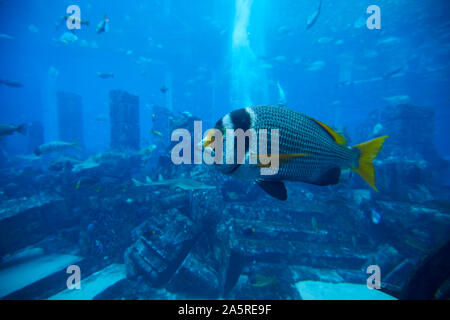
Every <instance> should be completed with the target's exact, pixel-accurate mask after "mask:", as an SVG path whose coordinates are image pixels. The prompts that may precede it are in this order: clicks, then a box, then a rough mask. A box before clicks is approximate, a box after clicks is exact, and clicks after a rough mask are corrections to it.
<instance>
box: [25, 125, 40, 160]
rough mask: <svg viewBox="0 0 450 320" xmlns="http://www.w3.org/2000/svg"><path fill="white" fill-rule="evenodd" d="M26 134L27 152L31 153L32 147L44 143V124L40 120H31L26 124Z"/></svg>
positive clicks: (34, 147)
mask: <svg viewBox="0 0 450 320" xmlns="http://www.w3.org/2000/svg"><path fill="white" fill-rule="evenodd" d="M27 136H28V146H27V150H28V153H33V152H34V149H36V148H37V147H39V146H40V145H41V144H43V143H44V126H43V125H42V122H39V121H33V122H31V123H30V124H29V125H28V128H27Z"/></svg>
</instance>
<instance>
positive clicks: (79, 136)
mask: <svg viewBox="0 0 450 320" xmlns="http://www.w3.org/2000/svg"><path fill="white" fill-rule="evenodd" d="M57 103H58V130H59V139H60V140H62V141H66V142H75V141H76V142H77V144H78V145H79V146H82V145H83V142H84V139H83V105H82V102H81V96H80V95H78V94H75V93H71V92H61V91H59V92H58V94H57Z"/></svg>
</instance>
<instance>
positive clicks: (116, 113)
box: [109, 90, 140, 150]
mask: <svg viewBox="0 0 450 320" xmlns="http://www.w3.org/2000/svg"><path fill="white" fill-rule="evenodd" d="M109 99H110V102H109V103H110V105H109V107H110V110H109V111H110V121H111V148H113V149H135V150H137V149H139V146H140V129H139V97H138V96H134V95H131V94H129V93H127V92H125V91H121V90H113V91H111V92H110V93H109Z"/></svg>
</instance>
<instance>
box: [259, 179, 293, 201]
mask: <svg viewBox="0 0 450 320" xmlns="http://www.w3.org/2000/svg"><path fill="white" fill-rule="evenodd" d="M256 183H257V184H258V186H260V187H261V188H262V189H263V190H264V191H265V192H267V193H268V194H269V195H271V196H272V197H274V198H277V199H278V200H281V201H285V200H286V199H287V191H286V186H285V185H284V183H283V182H282V181H267V180H256Z"/></svg>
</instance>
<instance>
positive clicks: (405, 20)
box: [0, 0, 450, 233]
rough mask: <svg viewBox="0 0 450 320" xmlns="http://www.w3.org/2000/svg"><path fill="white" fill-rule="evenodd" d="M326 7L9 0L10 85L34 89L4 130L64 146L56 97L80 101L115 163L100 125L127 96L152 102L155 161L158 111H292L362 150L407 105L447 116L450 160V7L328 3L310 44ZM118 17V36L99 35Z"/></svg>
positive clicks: (112, 29)
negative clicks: (115, 101)
mask: <svg viewBox="0 0 450 320" xmlns="http://www.w3.org/2000/svg"><path fill="white" fill-rule="evenodd" d="M72 4H75V5H77V6H79V8H80V9H81V19H82V20H87V21H89V25H88V26H85V25H82V26H81V29H80V30H75V32H74V34H75V35H76V37H77V38H78V39H77V40H76V41H75V42H73V43H62V42H61V41H59V40H58V39H60V37H61V36H62V35H63V34H64V33H65V32H68V30H67V27H66V25H65V22H63V23H59V24H58V22H61V21H60V20H61V17H62V16H63V15H64V14H65V11H66V8H67V7H68V6H69V5H72ZM318 4H319V1H306V0H277V1H273V0H254V1H252V0H213V1H211V0H198V1H189V2H187V1H175V0H159V1H156V0H155V1H153V0H151V1H138V0H129V1H106V0H97V1H75V0H74V1H65V0H64V1H48V0H45V1H41V0H27V1H25V0H16V1H12V0H0V34H4V35H8V36H10V37H11V38H8V37H0V79H3V80H9V81H15V82H20V83H21V84H23V87H21V88H13V87H9V86H6V85H0V123H2V124H3V123H13V124H20V123H30V122H32V121H39V122H42V124H43V127H44V141H45V142H48V141H53V140H58V124H57V116H56V114H57V100H56V93H57V91H68V92H74V93H76V94H78V95H80V96H81V97H82V104H83V110H84V111H83V113H84V114H83V119H84V128H85V129H84V145H83V152H84V153H83V154H84V156H85V158H87V157H88V156H90V155H93V154H96V153H100V152H103V151H105V150H107V149H109V146H110V132H109V125H108V123H107V122H101V121H98V120H96V118H98V117H99V116H101V115H108V114H109V92H110V91H111V90H115V89H120V90H124V91H127V92H128V93H130V94H133V95H136V96H138V97H139V108H140V109H139V110H140V141H141V146H142V147H145V146H148V145H151V144H153V143H159V141H160V140H159V139H160V138H159V137H157V136H155V135H154V134H152V133H151V129H152V126H153V122H152V113H153V111H152V110H153V109H152V108H153V106H155V105H157V106H161V107H165V108H167V109H169V110H171V111H172V112H173V114H179V113H181V112H185V111H188V112H190V113H191V114H192V115H194V116H196V117H198V118H199V119H201V120H203V129H204V130H206V129H207V128H209V127H211V126H213V125H214V123H215V122H216V121H217V120H218V119H220V118H221V117H222V116H223V115H225V114H226V113H228V112H230V111H232V110H235V109H238V108H243V107H248V106H250V105H275V104H279V103H280V101H281V102H282V103H283V104H284V105H286V106H287V107H288V108H290V109H292V110H295V111H299V112H301V113H304V114H307V115H309V116H311V117H313V118H315V119H320V121H322V122H324V123H327V124H328V125H330V126H332V127H334V128H337V129H338V130H343V129H344V128H345V132H346V133H347V134H348V135H349V136H350V138H351V140H352V142H362V141H363V139H364V140H365V139H366V137H364V138H360V137H358V132H360V131H358V130H359V128H360V126H361V123H363V121H364V120H365V119H366V118H367V116H368V115H369V114H371V113H372V112H373V111H376V110H385V108H387V107H389V106H392V107H394V106H395V105H397V104H400V103H407V104H411V105H417V106H425V107H429V108H431V109H432V110H434V119H435V123H434V132H433V133H432V137H433V141H432V143H433V144H434V145H435V148H436V150H437V152H438V155H439V157H441V158H448V157H450V140H449V139H448V137H449V136H450V127H449V126H448V121H449V120H450V108H449V103H450V91H449V90H448V88H449V79H450V15H449V13H450V2H449V1H446V0H432V1H418V0H413V1H412V0H396V1H389V0H378V1H366V0H355V1H345V0H337V1H328V0H323V4H322V8H321V12H320V15H319V16H318V19H317V22H316V23H315V24H314V25H313V26H312V27H311V28H310V29H308V30H306V21H307V20H308V18H309V17H310V16H311V15H312V14H313V13H314V12H315V11H316V10H317V7H318ZM372 4H376V5H378V6H379V7H380V9H381V29H380V30H369V29H368V28H367V27H366V20H367V18H368V17H369V14H367V13H366V9H367V7H368V6H369V5H372ZM105 14H106V15H107V17H108V18H109V23H108V29H109V30H107V32H104V33H101V34H98V33H96V27H97V25H98V23H100V22H101V21H102V20H103V17H104V15H105ZM50 70H53V74H52V72H51V71H50ZM395 70H398V72H394V73H395V74H394V75H393V76H386V75H387V74H389V73H390V72H393V71H395ZM97 73H113V74H114V77H113V78H110V79H102V78H100V77H99V76H98V75H97ZM350 82H351V83H352V84H351V85H349V83H350ZM163 86H165V87H167V88H168V91H167V92H166V93H163V92H161V90H160V88H161V87H163ZM393 97H394V98H393ZM395 97H397V98H395ZM282 100H283V101H282ZM400 100H401V101H400ZM404 116H405V117H407V115H404ZM385 129H386V131H387V132H389V128H385ZM166 138H167V137H166ZM417 140H418V141H419V140H420V139H417ZM418 143H419V142H418ZM0 147H1V148H2V150H3V152H4V153H6V154H8V155H23V154H26V153H27V137H26V136H22V135H19V134H15V135H12V136H8V137H5V138H3V139H2V141H0ZM152 161H154V163H153V164H154V165H156V161H157V159H152ZM432 168H433V166H431V169H430V170H433V169H432ZM5 170H6V171H8V170H9V169H8V168H7V169H5ZM144 177H145V176H144ZM171 178H176V177H171ZM143 179H144V178H143V177H142V178H141V180H143ZM55 188H56V186H55ZM360 188H365V186H364V187H361V186H360ZM313 190H315V189H313ZM331 197H332V196H330V198H331ZM11 198H13V196H11ZM3 200H5V198H4V199H3ZM154 201H158V199H157V197H156V198H155V199H154ZM393 201H394V199H393ZM411 206H412V204H411ZM81 210H83V209H82V208H81ZM249 210H252V209H249ZM253 210H254V211H255V212H257V211H258V209H256V208H255V207H253ZM281 210H283V209H281ZM368 212H371V211H370V210H369V211H368ZM378 212H380V213H379V215H380V216H383V215H384V213H383V212H382V210H381V209H377V213H378ZM368 219H369V218H368ZM378 219H379V217H377V220H378ZM381 221H383V220H381ZM319 225H320V223H319ZM432 231H433V230H426V232H429V233H432Z"/></svg>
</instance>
